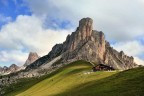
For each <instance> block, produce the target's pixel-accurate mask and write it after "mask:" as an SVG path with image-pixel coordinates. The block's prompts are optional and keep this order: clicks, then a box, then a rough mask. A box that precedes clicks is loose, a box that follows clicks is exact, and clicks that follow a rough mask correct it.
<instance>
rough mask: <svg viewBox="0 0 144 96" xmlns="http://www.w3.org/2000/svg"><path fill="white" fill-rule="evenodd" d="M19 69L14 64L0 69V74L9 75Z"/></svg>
mask: <svg viewBox="0 0 144 96" xmlns="http://www.w3.org/2000/svg"><path fill="white" fill-rule="evenodd" d="M18 69H19V67H18V66H17V65H16V64H12V65H11V66H9V67H7V66H4V67H0V73H1V74H9V73H13V72H16V71H18Z"/></svg>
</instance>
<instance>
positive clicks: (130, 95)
mask: <svg viewBox="0 0 144 96" xmlns="http://www.w3.org/2000/svg"><path fill="white" fill-rule="evenodd" d="M54 96H144V68H137V69H131V70H127V71H124V72H120V73H117V74H114V75H112V76H110V77H106V78H103V79H100V80H95V81H91V82H88V83H84V84H80V85H77V86H75V87H73V88H71V89H69V90H66V91H64V92H62V93H59V94H55V95H54Z"/></svg>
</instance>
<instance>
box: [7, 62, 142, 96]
mask: <svg viewBox="0 0 144 96" xmlns="http://www.w3.org/2000/svg"><path fill="white" fill-rule="evenodd" d="M91 68H92V65H91V64H90V63H88V62H85V61H77V62H74V63H71V64H69V65H66V66H65V67H62V68H60V69H58V70H57V71H55V72H53V73H51V74H49V75H48V77H47V78H46V77H45V78H43V79H44V80H41V81H40V82H37V83H36V84H32V85H33V86H32V85H31V87H30V86H29V87H27V89H25V88H26V87H24V88H23V89H24V90H25V91H24V90H23V89H21V90H23V91H21V90H19V89H20V88H19V89H17V90H15V89H13V90H14V91H13V92H11V93H9V94H7V95H6V96H15V95H16V94H17V95H16V96H143V94H144V86H143V85H144V82H143V81H144V68H143V67H142V68H135V69H131V70H127V71H123V72H116V71H112V72H104V71H101V72H94V73H90V70H91ZM29 82H31V81H29ZM30 84H31V83H30ZM17 86H18V85H17ZM15 87H16V86H15ZM16 88H17V87H16Z"/></svg>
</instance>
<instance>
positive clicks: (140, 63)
mask: <svg viewBox="0 0 144 96" xmlns="http://www.w3.org/2000/svg"><path fill="white" fill-rule="evenodd" d="M134 60H135V62H136V63H137V64H139V65H144V60H142V59H140V58H139V57H134Z"/></svg>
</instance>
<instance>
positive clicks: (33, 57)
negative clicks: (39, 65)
mask: <svg viewBox="0 0 144 96" xmlns="http://www.w3.org/2000/svg"><path fill="white" fill-rule="evenodd" d="M37 59H39V56H38V54H37V53H36V52H30V53H29V55H28V59H27V60H26V62H25V64H24V66H25V67H26V66H28V65H29V64H31V63H33V62H35V61H36V60H37Z"/></svg>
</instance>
